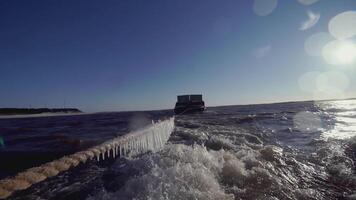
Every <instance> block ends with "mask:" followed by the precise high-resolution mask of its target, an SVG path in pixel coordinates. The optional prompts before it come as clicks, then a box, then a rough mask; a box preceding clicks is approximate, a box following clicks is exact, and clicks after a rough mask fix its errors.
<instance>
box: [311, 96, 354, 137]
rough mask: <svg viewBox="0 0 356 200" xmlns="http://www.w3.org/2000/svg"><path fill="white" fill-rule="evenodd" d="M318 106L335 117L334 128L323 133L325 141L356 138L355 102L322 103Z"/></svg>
mask: <svg viewBox="0 0 356 200" xmlns="http://www.w3.org/2000/svg"><path fill="white" fill-rule="evenodd" d="M318 106H320V107H322V108H323V109H325V110H326V111H327V112H330V113H333V115H334V116H335V124H334V127H333V128H332V129H330V130H328V131H326V132H324V133H323V134H322V135H321V137H322V138H325V139H329V138H333V139H348V138H351V137H354V136H356V100H345V101H334V102H323V103H320V104H319V105H318Z"/></svg>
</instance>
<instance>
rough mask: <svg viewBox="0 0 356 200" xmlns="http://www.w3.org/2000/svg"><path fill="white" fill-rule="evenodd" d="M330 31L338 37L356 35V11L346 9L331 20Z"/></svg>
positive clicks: (345, 37)
mask: <svg viewBox="0 0 356 200" xmlns="http://www.w3.org/2000/svg"><path fill="white" fill-rule="evenodd" d="M329 32H330V34H331V35H333V36H334V37H335V38H337V39H347V38H351V37H353V36H355V35H356V11H346V12H343V13H340V14H338V15H336V16H335V17H333V18H332V19H331V20H330V21H329Z"/></svg>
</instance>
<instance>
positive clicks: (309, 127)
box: [293, 111, 322, 133]
mask: <svg viewBox="0 0 356 200" xmlns="http://www.w3.org/2000/svg"><path fill="white" fill-rule="evenodd" d="M293 123H294V128H295V129H297V130H299V131H301V132H307V133H311V132H316V131H319V130H321V127H322V126H321V119H320V117H319V116H318V115H317V114H314V113H312V112H308V111H303V112H299V113H297V114H296V115H295V116H294V118H293Z"/></svg>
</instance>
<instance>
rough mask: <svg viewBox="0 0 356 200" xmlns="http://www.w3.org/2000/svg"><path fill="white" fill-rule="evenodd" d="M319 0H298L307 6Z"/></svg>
mask: <svg viewBox="0 0 356 200" xmlns="http://www.w3.org/2000/svg"><path fill="white" fill-rule="evenodd" d="M318 1H319V0H298V2H299V3H301V4H303V5H305V6H309V5H312V4H314V3H316V2H318Z"/></svg>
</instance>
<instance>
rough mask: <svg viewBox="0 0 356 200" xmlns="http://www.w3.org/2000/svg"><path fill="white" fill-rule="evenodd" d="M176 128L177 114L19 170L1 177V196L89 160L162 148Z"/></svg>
mask: <svg viewBox="0 0 356 200" xmlns="http://www.w3.org/2000/svg"><path fill="white" fill-rule="evenodd" d="M173 129H174V117H172V118H170V119H167V120H164V121H159V122H157V123H152V125H150V126H148V127H146V128H145V129H141V130H138V131H135V132H132V133H129V134H127V135H124V136H120V137H117V138H114V139H111V140H109V141H107V142H104V143H102V144H100V145H98V146H95V147H92V148H90V149H88V150H86V151H80V152H77V153H75V154H72V155H69V156H64V157H62V158H60V159H58V160H54V161H52V162H48V163H45V164H43V165H41V166H39V167H34V168H30V169H27V170H25V171H24V172H20V173H18V174H17V175H16V176H14V177H10V178H7V179H3V180H0V199H5V198H7V197H9V196H10V195H11V194H12V193H14V192H15V191H18V190H24V189H27V188H29V187H30V186H31V185H33V184H36V183H39V182H41V181H44V180H45V179H47V178H49V177H53V176H56V175H57V174H59V173H60V172H63V171H67V170H69V169H70V168H73V167H76V166H77V165H79V164H80V163H86V162H87V161H88V160H92V159H95V160H97V161H99V160H105V159H106V158H109V157H113V158H115V157H132V156H136V155H139V154H142V153H145V152H148V151H152V152H156V151H159V150H160V149H161V148H162V147H163V146H164V144H165V143H166V142H167V141H168V139H169V136H170V135H171V133H172V131H173Z"/></svg>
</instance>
